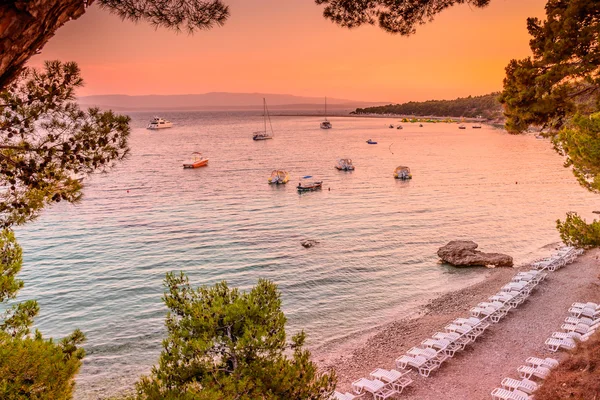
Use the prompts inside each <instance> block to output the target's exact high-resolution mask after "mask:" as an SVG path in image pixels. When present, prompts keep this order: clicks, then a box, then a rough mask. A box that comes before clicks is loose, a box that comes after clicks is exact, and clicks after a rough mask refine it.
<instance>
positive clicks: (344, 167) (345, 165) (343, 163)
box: [335, 158, 354, 171]
mask: <svg viewBox="0 0 600 400" xmlns="http://www.w3.org/2000/svg"><path fill="white" fill-rule="evenodd" d="M335 167H336V168H337V169H338V170H340V171H354V165H352V160H351V159H349V158H340V159H339V160H338V162H337V164H336V166H335Z"/></svg>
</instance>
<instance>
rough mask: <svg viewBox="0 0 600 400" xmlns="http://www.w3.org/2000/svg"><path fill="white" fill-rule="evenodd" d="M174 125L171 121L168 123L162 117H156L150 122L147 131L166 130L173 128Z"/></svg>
mask: <svg viewBox="0 0 600 400" xmlns="http://www.w3.org/2000/svg"><path fill="white" fill-rule="evenodd" d="M172 127H173V123H172V122H171V121H167V120H166V119H162V118H160V117H154V118H152V119H151V120H150V123H149V124H148V126H147V127H146V129H150V130H157V129H165V128H172Z"/></svg>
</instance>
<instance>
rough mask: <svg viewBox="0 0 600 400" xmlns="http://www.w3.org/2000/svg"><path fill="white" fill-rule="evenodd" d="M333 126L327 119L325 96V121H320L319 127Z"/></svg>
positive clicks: (328, 127) (327, 127)
mask: <svg viewBox="0 0 600 400" xmlns="http://www.w3.org/2000/svg"><path fill="white" fill-rule="evenodd" d="M331 128H333V126H332V125H331V122H329V121H328V120H327V97H325V121H323V122H321V129H331Z"/></svg>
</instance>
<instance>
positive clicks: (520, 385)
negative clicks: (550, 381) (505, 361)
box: [502, 378, 538, 394]
mask: <svg viewBox="0 0 600 400" xmlns="http://www.w3.org/2000/svg"><path fill="white" fill-rule="evenodd" d="M502 387H503V388H504V389H506V390H510V391H513V390H520V391H521V392H524V393H527V394H531V393H533V392H535V390H536V389H537V388H538V384H537V383H535V382H534V381H530V380H529V379H525V378H523V379H521V380H519V379H513V378H504V379H503V380H502Z"/></svg>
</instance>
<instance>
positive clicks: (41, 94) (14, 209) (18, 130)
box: [0, 61, 130, 227]
mask: <svg viewBox="0 0 600 400" xmlns="http://www.w3.org/2000/svg"><path fill="white" fill-rule="evenodd" d="M82 85H83V80H82V78H81V75H80V71H79V67H78V66H77V64H75V63H72V62H70V63H62V62H60V61H48V62H46V63H45V66H44V69H43V70H42V71H38V70H36V69H32V68H29V69H26V70H25V71H24V72H23V74H22V75H21V77H20V78H19V79H18V80H17V81H15V82H14V83H13V84H11V85H9V87H8V88H7V89H6V90H5V91H3V92H0V226H2V227H9V226H11V225H19V224H23V223H25V222H27V221H30V220H32V219H34V218H36V217H37V216H38V215H39V213H40V212H41V210H42V209H43V208H44V207H46V206H47V205H49V204H52V203H54V202H60V201H61V200H65V201H68V202H72V203H74V202H77V201H78V200H79V199H80V198H81V190H82V187H83V185H82V178H84V177H85V176H86V175H88V174H91V173H92V172H96V171H106V170H107V169H108V168H110V167H111V166H112V165H114V163H115V162H116V161H118V160H122V159H123V158H124V157H125V156H126V155H127V154H128V151H129V149H128V145H127V140H128V137H129V133H130V128H129V120H130V119H129V117H127V116H122V115H116V114H114V113H113V112H112V111H105V112H102V111H100V110H99V109H97V108H90V109H88V110H87V111H83V110H81V109H80V108H79V106H78V105H77V103H75V102H74V100H75V89H76V88H78V87H80V86H82Z"/></svg>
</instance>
